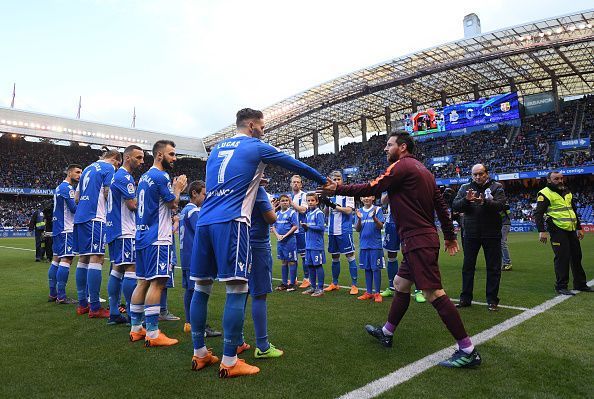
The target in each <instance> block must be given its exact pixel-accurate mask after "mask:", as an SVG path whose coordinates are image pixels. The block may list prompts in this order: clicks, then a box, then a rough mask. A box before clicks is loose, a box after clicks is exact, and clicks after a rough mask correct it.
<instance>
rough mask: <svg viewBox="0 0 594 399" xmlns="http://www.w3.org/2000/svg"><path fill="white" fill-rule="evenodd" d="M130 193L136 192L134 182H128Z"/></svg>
mask: <svg viewBox="0 0 594 399" xmlns="http://www.w3.org/2000/svg"><path fill="white" fill-rule="evenodd" d="M127 188H128V194H134V184H132V183H128V186H127Z"/></svg>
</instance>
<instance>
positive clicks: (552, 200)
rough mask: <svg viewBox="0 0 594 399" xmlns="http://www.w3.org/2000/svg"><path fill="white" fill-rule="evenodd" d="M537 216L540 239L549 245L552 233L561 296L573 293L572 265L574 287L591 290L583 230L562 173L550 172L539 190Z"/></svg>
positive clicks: (556, 286)
mask: <svg viewBox="0 0 594 399" xmlns="http://www.w3.org/2000/svg"><path fill="white" fill-rule="evenodd" d="M534 219H535V221H536V228H537V229H538V231H539V240H540V242H542V243H543V244H546V242H547V240H548V238H549V234H550V235H551V247H552V248H553V253H554V254H555V259H554V264H555V275H556V278H557V281H556V283H555V290H556V291H557V292H558V293H559V294H562V295H574V293H573V292H571V291H569V290H568V289H567V285H568V282H569V266H570V264H571V272H572V274H573V288H574V289H576V290H579V291H587V292H592V288H590V287H588V286H587V285H586V281H587V280H586V273H585V272H584V268H583V267H582V248H581V245H580V240H581V239H583V238H584V232H583V230H582V227H581V225H580V220H579V218H578V216H577V211H576V207H575V203H574V201H573V196H572V194H571V192H569V190H568V189H567V187H566V186H565V183H564V178H563V174H562V173H560V172H550V173H549V174H548V175H547V186H546V187H545V188H543V189H542V190H540V191H539V192H538V196H537V198H536V209H535V210H534ZM547 231H548V233H547Z"/></svg>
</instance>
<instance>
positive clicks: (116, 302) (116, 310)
mask: <svg viewBox="0 0 594 399" xmlns="http://www.w3.org/2000/svg"><path fill="white" fill-rule="evenodd" d="M122 277H123V276H122V273H120V272H118V271H115V270H113V269H112V271H111V273H110V275H109V280H108V281H107V295H108V296H109V315H110V316H118V315H119V314H120V296H121V292H122Z"/></svg>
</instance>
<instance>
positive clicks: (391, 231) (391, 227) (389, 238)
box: [384, 223, 400, 252]
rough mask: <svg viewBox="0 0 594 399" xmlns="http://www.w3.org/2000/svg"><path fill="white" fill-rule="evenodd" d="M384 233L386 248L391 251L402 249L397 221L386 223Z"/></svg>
mask: <svg viewBox="0 0 594 399" xmlns="http://www.w3.org/2000/svg"><path fill="white" fill-rule="evenodd" d="M384 226H385V227H386V229H385V230H386V231H385V235H384V249H385V250H387V251H390V252H398V251H400V237H398V230H396V224H395V223H386V224H385V225H384Z"/></svg>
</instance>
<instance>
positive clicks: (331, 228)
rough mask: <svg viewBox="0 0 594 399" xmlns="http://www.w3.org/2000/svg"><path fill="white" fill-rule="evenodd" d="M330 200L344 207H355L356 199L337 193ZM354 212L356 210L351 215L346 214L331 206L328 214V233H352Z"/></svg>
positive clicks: (332, 234)
mask: <svg viewBox="0 0 594 399" xmlns="http://www.w3.org/2000/svg"><path fill="white" fill-rule="evenodd" d="M330 201H332V202H334V203H335V204H336V205H338V206H342V207H343V208H346V207H348V208H353V209H355V199H354V198H353V197H345V196H344V195H335V196H334V197H331V198H330ZM354 214H355V212H354V211H353V213H351V214H350V215H346V214H344V213H342V212H340V211H337V210H336V209H332V208H330V213H329V214H328V235H331V236H339V235H341V234H345V233H352V232H353V215H354Z"/></svg>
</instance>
